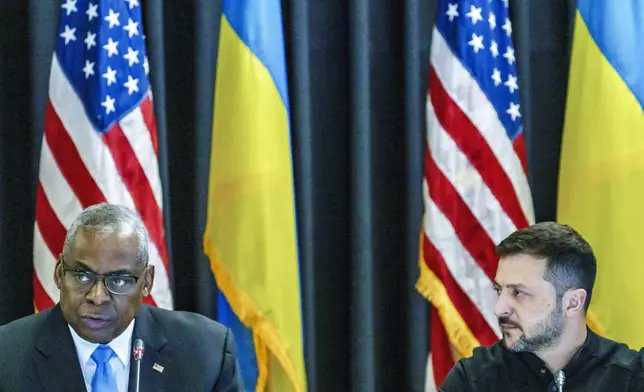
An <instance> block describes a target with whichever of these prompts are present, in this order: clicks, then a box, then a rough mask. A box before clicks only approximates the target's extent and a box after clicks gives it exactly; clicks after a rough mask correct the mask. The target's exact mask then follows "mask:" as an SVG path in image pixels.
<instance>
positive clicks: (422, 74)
mask: <svg viewBox="0 0 644 392" xmlns="http://www.w3.org/2000/svg"><path fill="white" fill-rule="evenodd" d="M436 3H437V0H404V1H403V0H401V1H391V0H371V1H367V0H348V1H347V0H327V1H299V0H286V1H283V6H284V25H285V32H286V41H287V42H286V43H287V57H288V58H287V60H288V61H287V67H288V73H289V90H290V102H291V113H292V120H293V124H292V125H293V153H294V157H295V176H296V198H297V203H298V204H297V210H298V228H299V240H300V255H301V260H300V264H301V269H302V273H301V276H302V280H303V284H302V290H303V293H302V295H303V306H304V313H303V314H304V331H305V336H306V348H305V357H306V362H307V372H308V379H309V390H311V391H347V390H354V391H422V390H423V384H424V374H425V365H426V356H427V350H428V330H429V327H428V317H427V314H428V304H427V303H426V301H424V300H423V299H422V298H421V297H420V296H419V295H418V294H417V292H416V291H415V289H414V284H415V281H416V278H417V246H418V238H419V227H420V219H421V214H422V199H421V196H422V195H421V187H420V186H421V182H420V179H421V176H422V169H423V167H422V162H423V161H422V159H421V157H422V155H421V154H422V151H423V143H424V131H425V129H424V108H425V106H424V105H425V93H426V89H427V75H428V61H429V48H430V43H431V27H432V23H433V18H434V14H435V9H436ZM143 5H144V18H145V23H146V24H145V28H146V30H147V42H148V53H149V57H150V63H151V78H152V85H153V91H154V94H155V109H156V118H157V124H158V132H159V141H160V149H161V158H160V159H161V162H160V168H161V170H162V173H161V175H162V180H163V184H164V190H165V198H166V202H165V203H164V205H165V206H166V209H165V213H166V231H167V235H168V241H169V244H168V246H169V252H170V255H171V261H172V266H173V271H172V272H173V278H174V295H175V306H176V308H177V309H182V310H191V311H197V312H201V313H203V314H206V315H208V316H210V317H214V315H215V311H216V309H215V304H216V297H217V295H216V294H217V291H216V287H215V284H214V279H213V277H212V275H211V273H210V270H209V266H208V261H207V259H206V258H205V256H204V255H203V253H202V246H201V236H202V232H203V228H204V223H205V216H206V215H205V209H206V197H207V192H208V189H207V176H208V166H209V153H210V132H211V116H212V107H213V105H212V101H213V87H214V77H215V75H214V71H215V65H216V56H217V41H218V31H219V17H220V8H221V0H215V1H212V0H193V1H161V0H144V1H143ZM510 5H511V14H512V20H513V28H514V40H515V46H516V52H517V64H518V68H519V69H518V71H519V78H520V83H519V84H520V88H521V90H520V91H521V93H522V102H521V109H522V115H523V120H524V125H525V129H526V139H527V140H526V141H527V148H528V160H529V176H530V181H531V185H532V190H533V197H534V205H535V209H536V217H537V220H540V221H541V220H553V219H554V218H555V205H556V187H557V170H558V163H559V146H560V140H561V129H562V124H563V115H564V107H565V94H566V85H567V75H568V57H569V47H570V42H571V34H572V20H573V16H574V1H570V0H562V1H553V0H516V1H511V2H510ZM59 6H60V4H59V2H58V1H53V0H30V1H27V0H25V1H18V0H14V1H3V2H1V3H0V26H1V27H2V28H1V31H2V34H0V323H6V322H8V321H11V320H13V319H16V318H18V317H21V316H24V315H27V314H30V313H31V312H32V311H33V304H32V283H31V279H32V268H33V267H32V236H33V220H34V202H35V196H34V195H35V186H36V181H37V176H38V161H39V155H40V143H41V135H42V124H43V108H44V104H45V102H46V100H47V88H48V79H49V67H50V63H51V56H52V52H53V48H54V45H55V42H56V36H57V33H56V29H57V18H58V10H59V8H58V7H59Z"/></svg>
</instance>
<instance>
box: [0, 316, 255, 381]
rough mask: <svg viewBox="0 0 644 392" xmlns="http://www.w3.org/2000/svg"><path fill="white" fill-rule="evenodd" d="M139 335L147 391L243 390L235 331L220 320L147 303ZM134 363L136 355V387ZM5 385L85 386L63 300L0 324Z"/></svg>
mask: <svg viewBox="0 0 644 392" xmlns="http://www.w3.org/2000/svg"><path fill="white" fill-rule="evenodd" d="M135 339H142V340H143V342H144V343H145V354H144V356H143V359H142V360H141V378H140V390H141V391H159V392H161V391H172V392H180V391H190V392H197V391H217V392H237V391H243V386H242V381H241V374H240V371H239V364H238V363H237V358H236V353H235V344H234V339H233V336H232V333H231V332H230V330H228V329H227V328H225V327H224V326H223V325H221V324H219V323H216V322H215V321H212V320H210V319H208V318H206V317H204V316H201V315H198V314H195V313H188V312H178V311H168V310H163V309H159V308H154V307H149V306H146V305H143V306H142V307H141V309H140V310H139V312H138V314H137V316H136V323H135V324H134V333H133V336H132V342H134V340H135ZM161 367H162V371H159V370H161ZM134 369H135V367H134V361H133V360H132V361H131V365H130V383H129V390H130V391H133V390H134ZM155 369H158V370H155ZM0 391H1V392H14V391H16V392H18V391H20V392H23V391H29V392H40V391H47V392H49V391H51V392H58V391H59V392H81V391H85V382H84V380H83V375H82V372H81V368H80V365H79V363H78V357H77V355H76V349H75V347H74V342H73V340H72V336H71V334H70V332H69V328H68V327H67V323H66V322H65V320H64V318H63V315H62V313H61V310H60V305H56V306H55V307H53V308H51V309H48V310H46V311H44V312H41V313H37V314H33V315H30V316H27V317H24V318H22V319H19V320H16V321H13V322H11V323H9V324H7V325H4V326H2V327H0Z"/></svg>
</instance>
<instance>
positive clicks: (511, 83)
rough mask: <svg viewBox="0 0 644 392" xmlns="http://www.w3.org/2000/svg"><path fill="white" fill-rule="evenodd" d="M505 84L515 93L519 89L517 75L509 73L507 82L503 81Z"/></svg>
mask: <svg viewBox="0 0 644 392" xmlns="http://www.w3.org/2000/svg"><path fill="white" fill-rule="evenodd" d="M503 85H504V86H507V88H508V90H510V93H514V90H518V89H519V85H518V84H517V78H516V76H512V75H508V80H506V82H505V83H503Z"/></svg>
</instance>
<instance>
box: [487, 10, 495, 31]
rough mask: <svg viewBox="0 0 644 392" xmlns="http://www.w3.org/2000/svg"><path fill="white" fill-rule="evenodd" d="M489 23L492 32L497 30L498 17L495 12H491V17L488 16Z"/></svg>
mask: <svg viewBox="0 0 644 392" xmlns="http://www.w3.org/2000/svg"><path fill="white" fill-rule="evenodd" d="M487 22H488V23H489V24H490V28H491V29H492V30H494V29H495V28H496V16H494V12H490V16H488V18H487Z"/></svg>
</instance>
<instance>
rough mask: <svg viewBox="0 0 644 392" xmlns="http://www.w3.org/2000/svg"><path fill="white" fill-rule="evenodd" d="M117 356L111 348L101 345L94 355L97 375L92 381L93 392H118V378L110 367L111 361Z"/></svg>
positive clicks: (95, 374)
mask: <svg viewBox="0 0 644 392" xmlns="http://www.w3.org/2000/svg"><path fill="white" fill-rule="evenodd" d="M114 355H116V353H115V352H114V350H112V348H111V347H110V346H106V345H103V344H101V345H100V346H98V347H97V348H96V350H94V353H92V360H94V362H96V373H94V378H93V379H92V392H116V391H117V390H118V389H117V388H116V377H115V376H114V372H112V368H111V367H110V364H109V361H110V359H111V358H112V357H113V356H114Z"/></svg>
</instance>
